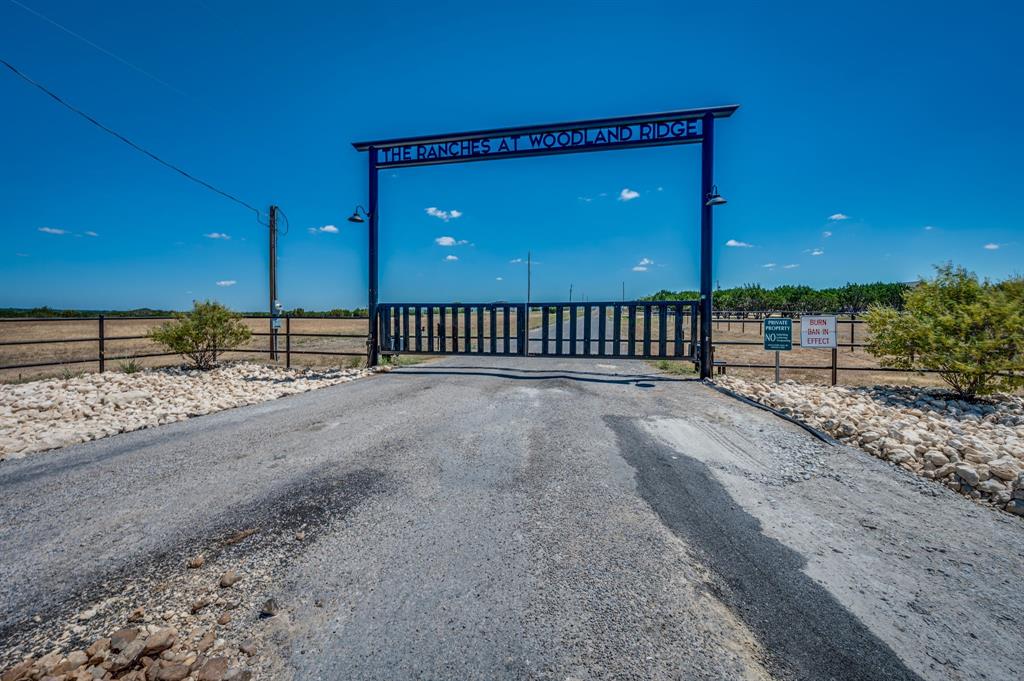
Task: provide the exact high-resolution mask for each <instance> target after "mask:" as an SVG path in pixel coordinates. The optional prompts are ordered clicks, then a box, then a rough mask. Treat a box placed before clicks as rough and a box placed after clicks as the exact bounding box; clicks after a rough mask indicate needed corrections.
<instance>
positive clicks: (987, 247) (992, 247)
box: [982, 244, 999, 251]
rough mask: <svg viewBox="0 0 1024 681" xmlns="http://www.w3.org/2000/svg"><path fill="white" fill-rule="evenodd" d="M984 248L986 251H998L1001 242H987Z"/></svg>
mask: <svg viewBox="0 0 1024 681" xmlns="http://www.w3.org/2000/svg"><path fill="white" fill-rule="evenodd" d="M982 248H984V249H985V250H986V251H998V250H999V244H985V245H984V246H982Z"/></svg>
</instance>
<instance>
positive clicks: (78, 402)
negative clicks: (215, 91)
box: [0, 362, 372, 460]
mask: <svg viewBox="0 0 1024 681" xmlns="http://www.w3.org/2000/svg"><path fill="white" fill-rule="evenodd" d="M370 373H372V371H371V370H367V369H341V368H328V369H283V368H280V367H270V366H265V365H261V364H253V363H249V362H242V363H237V364H229V365H225V366H221V367H217V368H215V369H212V370H210V371H199V370H196V369H185V368H168V369H153V370H147V371H141V372H138V373H133V374H124V373H115V372H107V373H102V374H87V375H83V376H78V377H75V378H70V379H58V378H53V379H47V380H42V381H32V382H30V383H23V384H20V385H0V460H3V459H16V458H21V457H23V456H26V455H28V454H32V453H35V452H41V451H45V450H48V449H56V448H58V447H65V446H67V445H72V444H78V443H80V442H87V441H89V440H98V439H100V438H103V437H107V436H109V435H116V434H117V433H126V432H130V431H133V430H139V429H141V428H152V427H154V426H160V425H164V424H167V423H174V422H175V421H182V420H184V419H187V418H190V417H192V416H202V415H203V414H211V413H213V412H216V411H221V410H223V409H231V408H233V407H241V406H244V405H247V404H256V403H258V402H265V401H267V400H273V399H277V398H279V397H284V396H285V395H294V394H295V393H302V392H306V391H308V390H316V389H317V388H324V387H326V386H329V385H337V384H338V383H346V382H348V381H351V380H354V379H357V378H361V377H363V376H367V375H369V374H370Z"/></svg>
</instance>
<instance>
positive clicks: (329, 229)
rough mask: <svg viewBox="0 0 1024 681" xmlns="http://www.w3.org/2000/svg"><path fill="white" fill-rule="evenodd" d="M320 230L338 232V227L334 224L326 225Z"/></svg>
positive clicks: (331, 232)
mask: <svg viewBox="0 0 1024 681" xmlns="http://www.w3.org/2000/svg"><path fill="white" fill-rule="evenodd" d="M320 231H321V232H327V233H328V234H337V233H338V228H337V227H335V226H334V225H324V226H323V227H321V228H320Z"/></svg>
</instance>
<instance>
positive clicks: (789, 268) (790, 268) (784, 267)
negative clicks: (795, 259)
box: [782, 265, 800, 270]
mask: <svg viewBox="0 0 1024 681" xmlns="http://www.w3.org/2000/svg"><path fill="white" fill-rule="evenodd" d="M797 267H800V265H783V266H782V269H784V270H795V269H796V268H797Z"/></svg>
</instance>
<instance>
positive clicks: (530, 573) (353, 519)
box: [0, 357, 1024, 680]
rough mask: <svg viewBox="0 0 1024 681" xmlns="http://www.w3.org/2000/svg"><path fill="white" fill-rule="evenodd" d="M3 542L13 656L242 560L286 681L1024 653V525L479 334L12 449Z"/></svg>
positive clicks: (598, 371)
mask: <svg viewBox="0 0 1024 681" xmlns="http://www.w3.org/2000/svg"><path fill="white" fill-rule="evenodd" d="M240 530H255V532H253V533H252V534H251V535H246V538H245V539H244V540H241V541H240V543H238V544H237V545H235V544H232V543H231V542H230V541H225V540H224V537H230V536H231V535H232V533H236V532H238V531H240ZM295 537H301V540H296V539H295ZM228 544H231V545H230V546H228ZM0 547H2V549H0V604H2V610H0V651H2V652H0V668H6V667H7V666H8V665H10V664H11V663H13V662H15V661H17V659H20V656H21V655H23V654H27V653H29V652H30V651H31V650H32V649H33V648H34V647H41V648H43V649H45V650H49V649H50V648H52V647H53V646H52V645H47V644H49V643H51V642H53V641H57V640H61V639H60V637H61V636H63V637H64V638H63V640H61V645H64V646H65V647H70V646H73V645H79V644H80V643H81V642H82V641H88V640H92V639H94V638H96V637H98V636H101V635H106V634H109V628H110V627H111V626H120V625H122V624H123V622H124V618H125V616H126V614H127V613H128V612H129V611H130V610H132V609H134V608H136V607H138V606H145V607H146V608H147V610H148V611H154V612H162V611H163V610H165V609H174V611H175V614H172V613H170V612H168V613H167V614H166V615H165V617H174V618H180V620H178V619H175V620H172V621H175V622H176V623H177V626H179V628H180V627H185V626H188V624H189V618H190V617H191V615H189V614H188V603H187V602H186V603H183V604H180V605H179V606H176V607H172V606H171V605H169V603H170V602H171V600H173V599H174V598H179V599H180V598H185V597H186V596H187V594H188V593H189V591H188V589H189V584H191V583H192V582H194V581H196V580H204V579H206V580H209V579H214V578H215V575H217V574H219V573H220V571H222V570H223V569H225V568H227V567H231V568H237V569H238V570H239V571H240V573H242V574H244V575H246V578H245V579H243V580H242V581H241V582H240V583H239V586H238V587H235V589H237V590H239V593H240V594H244V596H242V597H241V602H240V603H239V604H237V610H235V611H234V612H235V613H236V614H235V617H234V621H233V622H232V623H231V624H230V625H227V626H225V627H224V628H223V630H222V632H221V633H220V634H219V635H222V636H223V638H224V639H225V641H226V643H224V645H225V646H226V647H227V648H231V647H232V646H238V645H239V643H240V640H241V638H243V637H245V638H249V637H254V638H255V640H257V641H258V642H259V651H260V652H259V654H258V655H255V656H254V657H253V658H252V665H253V668H254V670H256V671H257V675H258V676H261V677H263V678H282V677H289V676H291V677H294V678H298V679H319V678H324V679H336V678H358V679H398V678H429V679H441V678H451V679H527V678H530V679H533V678H537V679H559V680H562V679H579V680H587V679H624V678H637V679H726V678H728V679H737V678H743V679H769V678H775V679H790V678H800V679H865V680H867V679H872V680H875V679H916V678H922V679H994V678H1015V677H1016V676H1019V675H1020V674H1021V673H1022V672H1024V633H1022V631H1024V627H1022V626H1021V624H1022V623H1024V600H1022V599H1021V598H1020V593H1021V591H1020V589H1021V575H1022V574H1024V523H1021V522H1019V520H1018V519H1016V518H1012V517H1009V516H1007V515H1005V514H1000V513H998V512H996V511H993V510H991V509H987V508H983V507H980V506H977V505H975V504H973V503H971V502H970V501H968V500H966V499H964V498H962V497H959V496H957V495H955V494H954V493H952V492H950V491H948V490H946V489H944V488H940V487H938V486H936V485H934V484H932V483H930V482H928V481H925V480H921V479H919V478H916V477H914V476H912V475H910V474H903V473H902V472H901V471H894V470H893V469H892V468H890V467H889V466H888V465H887V464H885V463H883V462H881V461H879V460H877V459H874V458H871V457H869V456H866V455H864V454H862V453H859V452H857V451H855V450H852V449H848V448H845V447H831V446H828V445H826V444H824V443H821V442H819V441H817V440H815V439H813V438H811V437H810V436H809V435H808V434H807V433H805V432H804V431H802V430H800V429H799V428H797V427H795V426H792V425H790V424H788V423H786V422H784V421H781V420H779V419H777V418H776V417H774V416H772V415H770V414H767V413H765V412H762V411H759V410H757V409H754V408H751V407H748V406H745V405H743V404H740V403H738V402H736V401H734V400H732V399H731V398H729V397H727V396H724V395H722V394H719V393H717V392H715V391H713V390H711V389H710V388H708V387H706V386H703V385H702V384H700V383H698V382H696V381H690V380H685V379H680V378H677V377H671V376H667V375H661V374H657V373H654V372H652V370H651V369H650V368H649V367H647V366H646V365H644V364H642V363H638V362H624V361H620V360H606V361H604V360H555V359H548V360H538V359H533V360H525V359H519V358H493V359H488V358H478V357H455V358H449V359H446V360H444V361H441V362H437V363H433V364H428V365H421V366H417V367H410V368H406V369H402V370H397V371H393V372H390V373H387V374H381V375H378V376H375V377H372V378H369V379H365V380H361V381H357V382H353V383H350V384H347V385H342V386H335V387H330V388H324V389H322V390H318V391H315V392H311V393H305V394H301V395H295V396H291V397H286V398H282V399H279V400H276V401H273V402H268V403H264V404H260V405H254V406H250V407H243V408H239V409H235V410H230V411H225V412H220V413H217V414H212V415H209V416H204V417H199V418H195V419H190V420H188V421H185V422H180V423H174V424H171V425H167V426H161V427H159V428H156V429H151V430H144V431H137V432H133V433H126V434H122V435H117V436H114V437H111V438H107V439H104V440H100V441H97V442H90V443H86V444H82V445H76V446H73V447H68V448H66V449H63V450H59V451H56V452H53V453H49V454H44V455H39V456H37V457H35V458H28V459H24V460H19V461H8V462H3V463H0ZM197 553H205V554H206V555H207V556H208V557H209V560H208V561H207V565H206V566H204V567H203V568H201V569H198V570H191V571H190V570H188V568H187V567H186V563H187V561H188V560H189V558H190V557H192V556H193V555H195V554H197ZM190 580H191V581H190ZM269 597H273V598H274V599H275V600H276V601H277V602H278V603H279V604H280V606H281V611H280V613H279V614H278V615H276V616H274V617H270V618H267V619H258V617H257V615H258V611H259V603H261V602H263V601H264V600H265V599H266V598H269ZM83 610H85V611H87V612H88V613H89V615H90V616H88V617H84V618H83V617H82V616H81V613H82V612H83ZM92 610H96V611H97V612H98V613H99V614H97V615H95V616H91V614H92V613H91V611H92ZM179 610H181V611H184V612H182V613H181V614H180V615H179V614H176V613H177V612H178V611H179Z"/></svg>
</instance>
